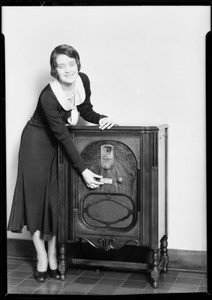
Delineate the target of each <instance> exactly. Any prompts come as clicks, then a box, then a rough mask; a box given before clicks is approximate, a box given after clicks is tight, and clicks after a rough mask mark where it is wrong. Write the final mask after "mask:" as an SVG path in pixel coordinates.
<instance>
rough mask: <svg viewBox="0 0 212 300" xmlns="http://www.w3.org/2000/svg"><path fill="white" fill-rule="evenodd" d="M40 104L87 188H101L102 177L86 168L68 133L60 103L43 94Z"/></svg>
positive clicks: (48, 123) (53, 131) (51, 127)
mask: <svg viewBox="0 0 212 300" xmlns="http://www.w3.org/2000/svg"><path fill="white" fill-rule="evenodd" d="M40 104H41V107H42V110H43V113H44V115H45V117H46V121H47V125H48V126H49V128H50V129H51V131H52V133H53V134H54V136H55V138H56V139H57V140H58V141H60V142H61V143H62V144H63V146H64V148H65V150H66V152H67V154H68V156H69V158H70V159H71V161H72V163H73V165H74V167H75V168H77V169H78V170H79V171H80V173H82V176H83V179H84V180H85V183H86V185H87V187H89V188H97V187H99V186H100V185H101V184H102V182H100V181H97V180H96V178H99V179H101V178H102V176H100V175H97V174H95V173H93V172H92V171H90V170H88V169H87V168H86V166H85V164H84V162H83V160H82V158H81V156H80V154H79V152H78V151H77V149H76V146H75V144H74V142H73V140H72V138H71V136H70V134H69V132H68V129H67V127H66V125H65V122H64V120H63V119H62V117H61V115H60V113H59V103H58V101H57V100H56V99H54V98H53V97H52V96H51V95H48V94H43V95H41V97H40Z"/></svg>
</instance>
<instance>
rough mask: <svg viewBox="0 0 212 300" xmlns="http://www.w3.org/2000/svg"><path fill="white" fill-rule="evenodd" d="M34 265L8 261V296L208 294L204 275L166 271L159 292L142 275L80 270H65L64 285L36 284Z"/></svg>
mask: <svg viewBox="0 0 212 300" xmlns="http://www.w3.org/2000/svg"><path fill="white" fill-rule="evenodd" d="M34 267H35V261H30V260H22V259H15V258H8V259H7V271H8V294H46V295H47V294H54V295H65V294H66V295H134V294H155V293H156V294H157V293H166V294H167V293H200V292H207V275H206V274H203V273H196V272H184V271H177V270H169V271H168V273H167V274H164V273H161V274H160V279H159V288H157V289H153V288H152V287H151V285H150V283H149V278H148V276H147V274H145V273H142V272H133V273H132V272H129V271H127V272H126V271H117V270H116V271H115V270H98V269H86V268H84V269H80V268H76V267H74V268H71V269H68V270H67V273H66V274H67V276H66V280H65V281H60V280H53V279H50V278H48V280H47V281H46V282H44V283H39V282H37V281H36V280H35V279H34V278H33V270H34Z"/></svg>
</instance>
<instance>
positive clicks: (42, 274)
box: [34, 270, 47, 282]
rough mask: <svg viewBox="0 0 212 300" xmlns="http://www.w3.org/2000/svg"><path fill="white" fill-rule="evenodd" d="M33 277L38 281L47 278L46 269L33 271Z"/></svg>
mask: <svg viewBox="0 0 212 300" xmlns="http://www.w3.org/2000/svg"><path fill="white" fill-rule="evenodd" d="M34 278H35V279H36V280H37V281H39V282H44V281H46V279H47V271H46V272H39V271H38V270H36V271H35V273H34Z"/></svg>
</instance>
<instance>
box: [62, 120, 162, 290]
mask: <svg viewBox="0 0 212 300" xmlns="http://www.w3.org/2000/svg"><path fill="white" fill-rule="evenodd" d="M68 130H69V132H70V135H71V136H72V138H73V140H74V143H75V145H76V147H77V149H78V151H79V152H80V154H81V157H82V159H83V160H84V162H85V164H86V166H87V168H88V169H90V170H92V171H93V172H94V173H97V174H100V175H102V176H103V178H104V180H105V184H104V185H102V186H100V187H99V188H97V189H89V188H87V186H86V185H85V183H84V181H83V179H82V177H81V176H80V175H79V174H78V173H77V172H76V170H74V169H73V168H72V166H71V163H70V162H68V160H67V158H66V155H65V153H64V151H62V149H61V147H60V146H59V147H58V180H59V193H58V195H59V197H58V243H59V270H60V272H61V274H62V279H65V272H66V243H67V242H73V241H76V242H82V241H83V242H84V243H89V244H90V245H92V246H93V247H95V248H97V249H104V251H110V250H111V249H113V250H117V249H120V248H122V247H125V245H131V246H137V247H149V248H150V249H151V263H133V262H130V263H129V262H126V261H125V262H124V261H121V262H118V261H117V262H116V263H114V262H113V261H99V260H86V263H87V264H89V265H97V266H98V265H99V266H101V265H103V266H104V265H105V266H119V267H121V266H124V265H125V264H127V265H130V266H132V268H138V269H146V270H148V271H149V272H150V275H151V280H152V286H153V287H155V288H157V287H158V279H159V275H160V271H164V272H166V271H167V266H168V250H167V236H168V233H167V143H168V126H167V125H160V126H114V127H113V128H112V129H109V130H108V129H106V130H103V131H101V130H100V129H99V128H98V126H78V127H77V126H76V127H71V126H68ZM98 251H99V250H98ZM73 261H74V260H73ZM82 262H83V261H82V260H81V263H82ZM78 263H80V259H79V261H78ZM84 263H85V261H84Z"/></svg>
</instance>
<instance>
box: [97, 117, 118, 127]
mask: <svg viewBox="0 0 212 300" xmlns="http://www.w3.org/2000/svg"><path fill="white" fill-rule="evenodd" d="M114 125H116V123H115V122H114V121H113V120H112V119H110V118H108V117H105V118H102V119H100V120H99V129H101V130H104V129H106V128H107V129H110V128H111V127H113V126H114Z"/></svg>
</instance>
